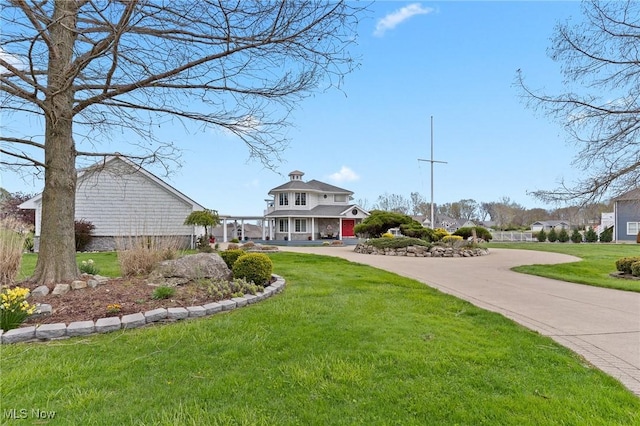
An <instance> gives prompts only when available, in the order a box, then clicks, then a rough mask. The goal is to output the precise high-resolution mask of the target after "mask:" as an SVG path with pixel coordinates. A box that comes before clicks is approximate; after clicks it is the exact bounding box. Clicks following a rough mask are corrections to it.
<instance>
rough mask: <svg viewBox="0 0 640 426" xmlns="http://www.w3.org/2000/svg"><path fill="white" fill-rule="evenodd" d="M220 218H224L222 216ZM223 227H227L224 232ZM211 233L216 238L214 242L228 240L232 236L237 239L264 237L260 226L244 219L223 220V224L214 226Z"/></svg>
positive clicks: (258, 238)
mask: <svg viewBox="0 0 640 426" xmlns="http://www.w3.org/2000/svg"><path fill="white" fill-rule="evenodd" d="M221 219H223V220H224V218H221ZM225 227H226V228H227V229H226V231H227V232H226V233H225V229H224V228H225ZM211 234H212V235H213V236H214V238H215V239H216V242H223V241H229V240H232V239H234V238H237V239H238V240H239V241H245V240H262V239H264V235H263V231H262V227H261V226H259V225H255V224H251V223H244V221H241V222H238V220H232V221H229V220H225V223H224V224H222V223H221V224H219V225H218V226H216V227H214V228H213V230H212V231H211ZM225 238H226V240H225Z"/></svg>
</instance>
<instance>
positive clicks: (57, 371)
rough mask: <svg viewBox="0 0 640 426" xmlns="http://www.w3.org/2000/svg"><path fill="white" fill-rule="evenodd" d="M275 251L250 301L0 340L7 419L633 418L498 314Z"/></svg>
mask: <svg viewBox="0 0 640 426" xmlns="http://www.w3.org/2000/svg"><path fill="white" fill-rule="evenodd" d="M93 256H94V257H93V259H94V261H96V262H97V263H98V265H99V266H101V265H100V262H101V260H98V256H97V255H95V254H93ZM271 256H272V259H273V260H274V264H275V272H276V273H278V274H280V275H282V276H284V277H285V278H286V280H287V287H286V289H285V291H284V292H283V293H282V294H279V295H277V296H275V297H273V298H271V299H269V300H266V301H264V302H261V303H258V304H255V305H251V306H250V307H247V308H242V309H239V310H235V311H231V312H228V313H224V314H217V315H214V316H212V317H209V318H205V319H199V320H193V321H185V322H180V323H176V324H168V325H159V326H153V327H149V328H144V329H136V330H129V331H126V332H116V333H111V334H106V335H98V336H91V337H86V338H74V339H69V340H62V341H55V342H49V343H43V344H17V345H2V347H1V348H0V351H1V352H0V361H1V364H0V366H1V369H2V371H1V373H2V374H1V375H0V376H1V377H0V385H1V388H0V389H1V392H2V397H1V399H0V403H1V405H2V407H1V409H2V412H3V415H4V416H5V418H3V422H4V423H9V424H11V422H10V421H9V420H8V419H7V418H6V413H7V412H8V411H7V410H11V409H17V410H20V409H26V410H31V409H32V408H33V409H40V410H46V411H55V412H56V416H55V418H54V420H53V421H50V422H49V423H48V424H61V425H114V424H119V425H120V424H122V425H126V424H132V425H211V424H241V425H253V424H257V425H329V424H331V425H334V424H344V425H354V424H357V425H386V424H394V425H437V424H438V425H453V424H459V425H482V424H485V425H498V424H500V425H542V424H544V425H547V424H566V425H583V424H591V425H605V424H606V425H633V424H636V425H637V424H640V399H639V398H637V397H636V396H634V395H633V394H631V393H630V392H629V391H627V390H626V389H625V388H624V387H623V386H622V385H621V384H619V383H618V382H617V381H616V380H614V379H613V378H611V377H609V376H607V375H606V374H604V373H602V372H600V371H599V370H597V369H594V368H591V367H590V366H589V365H587V363H586V362H585V361H584V360H582V359H581V358H580V357H578V356H577V355H575V354H574V353H572V352H571V351H569V350H568V349H566V348H563V347H562V346H559V345H558V344H556V343H555V342H553V341H552V340H551V339H549V338H546V337H542V336H540V335H538V334H537V333H534V332H532V331H529V330H527V329H524V328H523V327H521V326H519V325H517V324H515V323H513V322H512V321H509V320H507V319H505V318H504V317H502V316H500V315H498V314H494V313H490V312H487V311H484V310H481V309H479V308H476V307H474V306H473V305H471V304H469V303H467V302H464V301H461V300H458V299H456V298H454V297H451V296H448V295H444V294H442V293H440V292H438V291H436V290H433V289H431V288H429V287H427V286H425V285H423V284H420V283H418V282H417V281H414V280H411V279H408V278H403V277H400V276H398V275H395V274H392V273H388V272H384V271H380V270H377V269H374V268H371V267H368V266H365V265H360V264H353V263H349V262H347V261H345V260H341V259H336V258H332V257H326V256H313V255H304V254H294V253H278V254H273V255H271ZM29 413H30V411H29ZM32 420H33V419H32ZM25 424H31V423H27V422H25Z"/></svg>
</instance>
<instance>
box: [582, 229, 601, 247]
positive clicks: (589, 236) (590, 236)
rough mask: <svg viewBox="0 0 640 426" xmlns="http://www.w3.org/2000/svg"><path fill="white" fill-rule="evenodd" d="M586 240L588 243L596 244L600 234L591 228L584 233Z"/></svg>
mask: <svg viewBox="0 0 640 426" xmlns="http://www.w3.org/2000/svg"><path fill="white" fill-rule="evenodd" d="M584 240H585V241H586V242H588V243H595V242H596V241H598V234H596V231H594V230H593V228H589V229H587V232H585V233H584Z"/></svg>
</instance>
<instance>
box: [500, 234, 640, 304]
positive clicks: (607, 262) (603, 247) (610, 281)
mask: <svg viewBox="0 0 640 426" xmlns="http://www.w3.org/2000/svg"><path fill="white" fill-rule="evenodd" d="M488 247H489V248H492V247H493V248H513V249H522V250H537V251H551V252H556V253H564V254H570V255H573V256H576V257H579V258H581V259H582V261H580V262H575V263H563V264H559V265H526V266H518V267H516V268H513V270H514V271H516V272H523V273H526V274H532V275H539V276H542V277H547V278H554V279H557V280H562V281H569V282H574V283H578V284H588V285H593V286H597V287H607V288H616V289H619V290H627V291H636V292H640V280H622V279H619V278H613V277H611V276H609V274H610V273H612V272H615V271H616V260H618V259H620V258H621V257H627V256H640V244H598V243H594V244H574V243H562V244H561V243H490V244H488Z"/></svg>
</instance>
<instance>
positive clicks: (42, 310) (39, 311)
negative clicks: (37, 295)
mask: <svg viewBox="0 0 640 426" xmlns="http://www.w3.org/2000/svg"><path fill="white" fill-rule="evenodd" d="M51 312H53V308H52V307H51V305H49V304H48V303H36V311H35V313H34V314H33V316H34V317H39V316H44V315H51Z"/></svg>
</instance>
